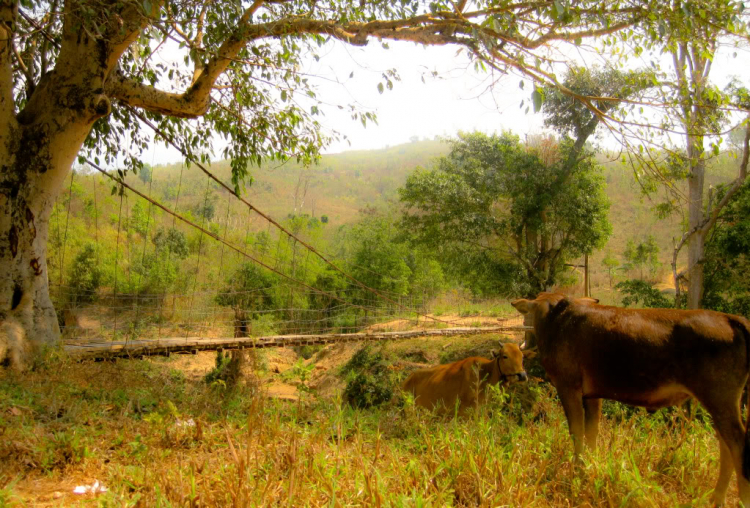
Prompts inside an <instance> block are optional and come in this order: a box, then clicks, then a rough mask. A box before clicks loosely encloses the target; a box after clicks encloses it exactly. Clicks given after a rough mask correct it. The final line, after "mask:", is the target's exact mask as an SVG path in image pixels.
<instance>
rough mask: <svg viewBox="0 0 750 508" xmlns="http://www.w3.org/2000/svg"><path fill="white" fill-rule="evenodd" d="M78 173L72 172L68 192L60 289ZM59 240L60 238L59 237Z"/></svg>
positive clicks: (61, 281) (61, 280)
mask: <svg viewBox="0 0 750 508" xmlns="http://www.w3.org/2000/svg"><path fill="white" fill-rule="evenodd" d="M75 174H76V172H75V171H71V172H70V190H69V191H68V212H67V213H66V214H65V236H64V237H63V241H62V259H61V260H60V283H59V284H60V287H62V283H63V273H64V272H65V246H66V245H67V244H68V222H69V221H70V203H71V202H72V201H73V177H74V176H75ZM58 238H59V237H58Z"/></svg>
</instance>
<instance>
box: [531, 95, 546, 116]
mask: <svg viewBox="0 0 750 508" xmlns="http://www.w3.org/2000/svg"><path fill="white" fill-rule="evenodd" d="M531 102H532V104H533V105H534V113H538V112H539V110H541V109H542V102H544V96H543V95H542V93H541V92H540V91H539V89H536V90H534V91H533V92H531Z"/></svg>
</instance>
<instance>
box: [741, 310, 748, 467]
mask: <svg viewBox="0 0 750 508" xmlns="http://www.w3.org/2000/svg"><path fill="white" fill-rule="evenodd" d="M739 324H740V326H739V328H740V330H742V332H743V335H744V338H745V358H746V362H747V370H748V372H750V324H748V321H747V320H746V319H743V320H742V321H740V323H739ZM746 388H747V401H746V404H745V411H746V412H747V414H746V416H745V446H743V447H742V476H744V477H745V478H746V479H750V387H748V386H746Z"/></svg>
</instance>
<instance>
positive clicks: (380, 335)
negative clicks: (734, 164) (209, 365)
mask: <svg viewBox="0 0 750 508" xmlns="http://www.w3.org/2000/svg"><path fill="white" fill-rule="evenodd" d="M532 329H533V328H532V327H529V326H491V327H457V328H442V329H430V330H428V329H422V330H409V331H406V332H377V333H336V334H328V335H271V336H266V337H239V338H237V337H233V338H214V337H210V338H209V337H205V338H202V337H187V338H184V337H183V338H180V337H170V338H161V339H153V340H149V339H137V340H126V341H125V340H119V341H112V342H102V341H97V342H87V343H79V344H67V345H65V346H64V348H65V351H66V352H67V353H68V354H70V355H71V356H73V357H75V358H77V359H87V358H89V359H91V358H94V359H109V358H117V357H140V356H144V355H159V354H168V353H178V352H190V353H195V352H197V351H210V350H216V349H238V348H266V347H293V346H301V345H311V344H333V343H337V342H370V341H378V340H399V339H409V338H414V337H431V336H446V335H447V336H450V335H477V334H481V333H496V332H510V331H513V332H520V331H528V330H532Z"/></svg>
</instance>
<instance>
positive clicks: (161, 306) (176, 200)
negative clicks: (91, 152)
mask: <svg viewBox="0 0 750 508" xmlns="http://www.w3.org/2000/svg"><path fill="white" fill-rule="evenodd" d="M97 169H99V171H102V169H101V168H97ZM184 171H185V164H183V165H182V166H181V167H180V178H179V180H178V182H177V194H176V195H175V198H174V209H175V212H176V211H177V205H178V204H179V200H180V191H181V190H182V173H183V172H184ZM105 173H106V172H105ZM106 174H107V176H109V177H110V178H112V177H111V176H110V175H109V174H108V173H106ZM149 200H150V199H149ZM176 220H177V219H176V218H175V217H172V230H174V229H175V223H176ZM169 233H170V231H167V232H166V233H165V234H166V235H167V238H169ZM171 262H172V249H167V264H169V263H171ZM166 299H167V287H166V286H164V293H163V296H162V300H161V302H160V303H159V338H161V327H162V322H163V321H164V319H163V316H162V311H163V310H164V300H166ZM173 301H174V300H173Z"/></svg>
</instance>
